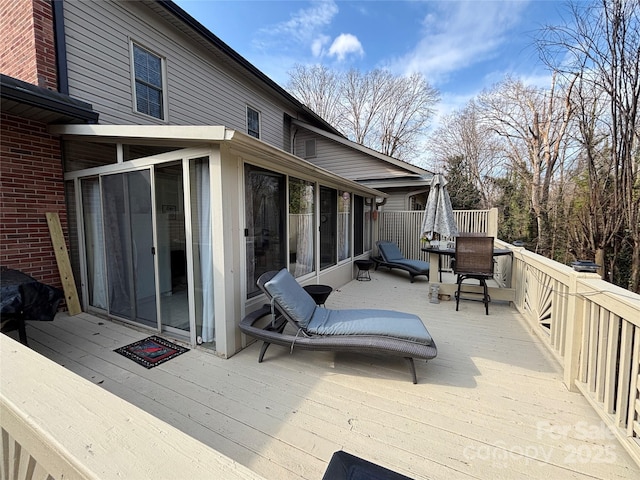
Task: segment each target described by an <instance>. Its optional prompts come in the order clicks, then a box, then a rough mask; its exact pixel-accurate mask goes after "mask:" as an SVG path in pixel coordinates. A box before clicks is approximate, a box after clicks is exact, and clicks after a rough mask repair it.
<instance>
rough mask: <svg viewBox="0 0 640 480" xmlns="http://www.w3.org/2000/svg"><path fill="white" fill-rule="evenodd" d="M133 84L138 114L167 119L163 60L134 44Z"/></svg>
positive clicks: (135, 106)
mask: <svg viewBox="0 0 640 480" xmlns="http://www.w3.org/2000/svg"><path fill="white" fill-rule="evenodd" d="M132 50H133V82H134V88H135V102H134V108H135V110H136V112H139V113H144V114H145V115H149V116H151V117H155V118H159V119H160V120H164V119H165V103H166V102H165V88H164V83H165V82H164V78H163V77H164V75H163V71H164V68H163V62H164V60H163V58H162V57H159V56H158V55H156V54H154V53H152V52H150V51H149V50H147V49H145V48H142V47H140V46H139V45H136V44H135V43H134V44H132Z"/></svg>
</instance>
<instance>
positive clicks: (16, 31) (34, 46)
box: [0, 0, 57, 90]
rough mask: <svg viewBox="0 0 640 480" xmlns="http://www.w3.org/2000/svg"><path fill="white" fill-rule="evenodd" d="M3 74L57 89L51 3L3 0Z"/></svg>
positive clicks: (0, 1)
mask: <svg viewBox="0 0 640 480" xmlns="http://www.w3.org/2000/svg"><path fill="white" fill-rule="evenodd" d="M0 12H2V15H0V31H1V32H2V35H0V50H2V56H1V57H0V72H2V73H4V74H5V75H9V76H11V77H13V78H17V79H19V80H22V81H24V82H28V83H31V84H33V85H38V86H40V87H43V88H48V89H51V90H57V75H56V53H55V39H54V32H53V12H52V10H51V3H50V2H49V1H47V0H20V1H16V0H0Z"/></svg>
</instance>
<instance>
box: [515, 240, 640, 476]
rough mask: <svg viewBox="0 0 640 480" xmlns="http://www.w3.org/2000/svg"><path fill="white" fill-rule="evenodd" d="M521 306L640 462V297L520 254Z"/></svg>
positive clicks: (572, 382)
mask: <svg viewBox="0 0 640 480" xmlns="http://www.w3.org/2000/svg"><path fill="white" fill-rule="evenodd" d="M512 285H513V287H514V288H515V291H516V295H515V296H516V300H515V302H514V303H515V305H516V307H517V309H518V310H519V311H520V313H521V314H522V315H523V316H524V317H525V318H526V320H527V321H528V322H529V324H530V326H531V327H532V329H533V331H534V332H536V333H537V334H538V335H539V336H540V337H541V338H543V339H544V340H545V343H546V345H547V346H548V347H549V349H550V351H551V352H552V353H553V354H554V355H555V357H556V358H557V359H558V361H559V362H560V364H561V365H562V366H563V369H564V381H565V384H566V385H567V387H568V388H569V389H571V390H573V391H580V392H581V393H582V394H583V395H584V396H585V397H586V398H587V400H588V401H589V403H590V404H591V406H592V407H593V408H594V409H595V410H596V411H597V412H598V414H599V415H600V417H601V418H602V420H603V422H604V423H605V424H606V425H607V426H608V427H609V429H610V430H611V432H612V433H613V434H614V435H616V437H617V438H618V440H619V441H620V443H621V444H622V445H623V446H624V447H625V449H626V450H627V451H628V452H629V454H630V455H631V457H632V458H633V459H634V460H635V461H636V462H637V463H638V464H640V395H639V390H640V376H639V374H640V371H639V368H640V295H637V294H635V293H632V292H630V291H628V290H625V289H623V288H620V287H617V286H615V285H612V284H610V283H608V282H605V281H604V280H602V279H600V277H599V276H598V275H597V274H594V273H580V272H576V271H574V270H573V269H572V268H570V267H567V266H565V265H562V264H559V263H558V262H554V261H552V260H549V259H547V258H544V257H542V256H540V255H536V254H535V253H532V252H529V251H527V250H525V249H522V248H520V249H514V260H513V278H512Z"/></svg>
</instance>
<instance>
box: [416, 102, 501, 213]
mask: <svg viewBox="0 0 640 480" xmlns="http://www.w3.org/2000/svg"><path fill="white" fill-rule="evenodd" d="M428 148H429V151H430V153H431V155H432V157H433V158H434V160H435V162H436V168H437V169H440V170H445V169H447V167H448V166H449V165H448V164H449V163H450V162H451V161H452V159H454V160H455V159H461V160H462V162H460V161H458V160H456V162H458V163H459V164H461V165H464V168H465V169H466V170H467V172H466V175H465V177H466V178H468V179H469V180H470V181H472V182H473V185H474V186H475V189H476V190H477V191H478V192H480V196H481V204H480V205H479V207H480V208H490V207H492V206H493V204H494V201H495V198H496V192H495V188H496V183H495V182H493V181H492V179H494V178H496V177H498V176H500V175H501V174H502V173H503V172H504V170H503V169H504V154H503V152H502V147H501V145H500V142H499V140H498V138H497V136H496V135H495V133H494V132H492V131H490V130H487V128H486V125H485V122H484V121H483V119H482V117H481V115H480V114H479V111H478V108H477V106H476V103H475V102H474V101H473V100H472V101H471V102H469V103H468V104H467V106H466V107H465V108H464V109H462V110H458V111H456V112H454V113H452V114H450V115H448V116H446V117H444V118H443V119H442V121H441V122H440V127H439V128H438V129H437V130H436V131H435V132H434V133H433V134H432V135H430V136H429V140H428Z"/></svg>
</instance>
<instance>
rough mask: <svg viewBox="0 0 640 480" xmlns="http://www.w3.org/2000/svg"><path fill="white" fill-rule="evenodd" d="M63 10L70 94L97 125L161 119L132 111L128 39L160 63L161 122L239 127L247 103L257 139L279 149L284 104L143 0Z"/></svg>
mask: <svg viewBox="0 0 640 480" xmlns="http://www.w3.org/2000/svg"><path fill="white" fill-rule="evenodd" d="M64 10H65V31H66V42H67V63H68V73H69V90H70V92H69V93H70V95H71V96H73V97H75V98H78V99H81V100H85V101H87V102H89V103H91V104H92V105H93V107H94V109H95V110H96V111H98V112H99V113H100V123H102V124H162V123H165V122H163V121H162V120H158V119H154V118H152V117H149V116H146V115H143V114H139V113H136V112H134V111H133V99H132V87H131V71H130V64H131V59H130V54H129V41H130V39H131V40H133V41H134V42H136V43H139V44H140V45H141V46H142V47H145V48H148V49H150V50H152V51H153V52H155V53H156V54H158V55H160V56H162V57H164V58H165V60H166V68H167V76H166V83H165V84H164V85H163V88H164V89H166V91H167V97H168V110H169V113H168V118H167V122H166V123H169V124H174V125H225V126H227V127H229V128H232V129H236V130H238V131H241V132H246V130H247V122H246V106H247V104H249V105H251V106H252V107H253V108H255V109H257V110H259V111H260V114H261V118H260V121H261V132H260V135H261V140H263V141H265V142H267V143H270V144H272V145H274V146H276V147H278V148H282V147H283V144H284V136H283V112H284V111H285V108H284V107H283V106H282V105H279V104H278V102H277V100H276V99H274V98H272V97H269V95H268V93H266V91H265V90H262V89H261V88H260V87H259V86H258V85H257V84H254V83H251V82H250V81H248V80H247V79H246V78H244V77H242V76H241V75H239V74H238V73H237V72H236V71H235V70H231V69H230V68H228V67H225V66H223V65H222V64H221V63H220V62H219V61H218V60H217V59H216V58H214V57H213V55H211V54H210V53H209V52H207V51H206V50H205V49H204V48H203V47H202V46H201V45H199V44H197V43H195V42H194V41H192V40H190V39H189V38H188V37H187V36H185V35H183V34H182V33H180V32H178V31H177V30H176V29H175V28H172V27H171V26H170V25H169V24H167V23H165V22H164V21H163V20H162V19H160V18H159V17H158V16H156V14H155V13H153V12H152V11H151V10H150V9H149V8H148V7H146V6H145V5H144V4H142V3H140V2H124V3H119V2H65V4H64ZM287 113H289V114H291V115H293V112H287Z"/></svg>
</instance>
